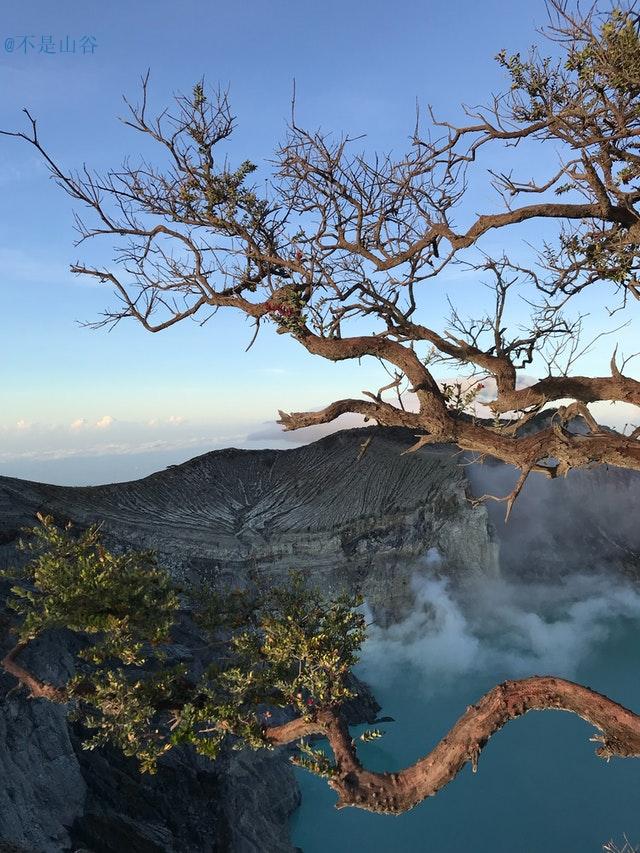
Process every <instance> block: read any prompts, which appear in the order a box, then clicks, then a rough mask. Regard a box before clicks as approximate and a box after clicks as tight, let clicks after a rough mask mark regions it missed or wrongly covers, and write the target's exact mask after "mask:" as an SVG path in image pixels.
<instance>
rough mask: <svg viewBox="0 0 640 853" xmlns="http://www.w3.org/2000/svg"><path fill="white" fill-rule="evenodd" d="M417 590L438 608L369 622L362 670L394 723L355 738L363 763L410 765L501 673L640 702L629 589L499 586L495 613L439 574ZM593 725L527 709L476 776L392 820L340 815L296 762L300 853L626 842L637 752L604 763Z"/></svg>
mask: <svg viewBox="0 0 640 853" xmlns="http://www.w3.org/2000/svg"><path fill="white" fill-rule="evenodd" d="M496 591H497V592H498V594H497V595H495V593H496ZM419 592H420V595H419V596H418V598H419V601H418V604H419V606H420V607H422V605H423V604H424V602H426V601H428V600H429V599H431V600H432V601H433V600H435V602H436V604H435V606H433V607H431V608H429V607H422V610H421V612H420V614H418V615H417V616H416V614H414V615H413V616H412V617H410V620H408V621H407V623H406V624H405V625H404V626H400V629H399V630H396V631H395V633H394V632H393V631H394V629H392V630H391V631H386V632H385V631H381V630H380V629H377V628H374V629H373V636H372V641H371V644H370V647H369V648H366V649H365V653H364V655H363V662H362V665H361V667H360V670H361V671H360V673H359V674H360V675H362V676H364V677H365V678H366V680H367V681H368V682H369V684H370V685H371V687H372V688H373V690H374V693H375V695H376V697H377V699H378V701H379V702H380V704H381V705H382V711H381V714H382V715H389V716H392V717H394V719H395V722H393V723H385V724H382V725H381V726H380V728H382V729H383V730H384V731H385V736H384V738H383V739H382V740H380V741H375V742H373V743H367V744H362V743H360V748H359V753H360V755H361V757H362V759H363V763H364V764H365V765H366V766H368V767H371V768H372V769H377V770H395V769H398V768H400V767H403V766H406V765H407V764H410V763H412V762H413V761H415V760H416V759H417V758H418V757H420V756H421V755H424V754H425V753H426V752H428V751H429V749H431V747H432V746H433V745H434V744H435V743H436V742H437V740H439V739H440V737H442V736H443V735H444V734H445V733H446V731H447V730H448V729H449V728H450V726H451V725H452V724H453V723H454V722H455V720H456V719H457V718H458V717H459V716H460V714H461V713H463V712H464V710H465V709H466V707H467V705H469V704H470V703H471V702H473V701H475V700H476V699H478V698H479V697H480V696H481V695H482V694H483V693H484V692H486V691H487V690H489V689H490V688H491V687H493V686H494V685H495V684H496V683H497V682H499V681H501V680H504V678H506V677H521V676H525V675H532V674H547V673H549V674H554V675H559V676H564V677H567V678H571V679H573V680H576V681H579V682H581V683H584V684H587V685H589V686H591V687H592V688H594V689H595V690H598V691H600V692H602V693H606V694H608V695H609V696H611V697H612V698H613V699H615V700H616V701H619V702H621V703H622V704H624V705H626V706H628V707H631V708H633V709H635V710H637V709H639V708H640V642H639V629H640V596H639V594H638V592H637V589H634V588H633V587H631V586H625V585H620V586H619V585H618V583H617V582H613V581H611V580H610V579H607V578H606V577H601V578H597V579H593V578H592V579H587V580H584V579H578V582H577V583H574V582H573V581H570V582H569V583H568V584H565V585H563V586H562V587H560V588H554V587H546V588H544V587H535V588H524V587H512V588H511V589H507V592H506V594H504V590H502V592H501V591H500V590H495V589H494V590H492V591H491V594H492V596H493V597H494V599H497V600H496V604H495V608H494V609H493V612H490V608H489V605H488V604H487V606H485V607H480V608H478V607H477V603H476V602H474V603H473V605H472V606H469V601H471V600H472V599H473V596H469V597H468V598H467V602H466V604H465V602H464V600H458V599H457V598H456V596H454V595H453V594H452V593H450V592H449V591H448V588H447V585H446V583H443V582H440V581H427V582H426V584H423V586H422V587H421V589H420V590H419ZM411 620H413V621H411ZM438 657H439V659H440V660H438ZM363 729H364V727H360V728H359V729H358V728H355V729H354V730H353V731H354V734H357V733H358V732H359V731H362V730H363ZM593 733H594V730H593V728H592V727H591V726H589V725H588V724H587V723H585V722H584V721H582V720H581V719H579V718H578V717H575V716H573V715H570V714H566V713H556V712H543V713H537V712H532V713H530V714H527V715H526V716H525V717H523V718H520V719H518V720H515V721H513V722H511V723H509V724H508V725H507V726H506V727H505V728H504V729H503V730H502V731H500V732H498V733H497V734H496V735H495V737H494V738H493V739H492V740H491V741H490V742H489V744H488V745H487V747H486V748H485V750H484V751H483V753H482V754H481V756H480V761H479V767H478V773H477V774H476V775H474V774H472V772H471V768H470V767H469V766H467V767H466V768H465V769H464V770H463V771H462V772H461V773H460V774H459V775H458V777H457V778H456V779H454V781H453V782H452V783H451V784H450V785H448V786H447V787H446V788H445V789H444V790H442V791H440V792H439V793H438V794H437V796H436V797H434V798H432V799H430V800H427V801H425V802H423V803H421V804H420V805H419V806H418V807H417V808H415V809H414V810H413V811H411V812H409V813H407V814H404V815H401V816H399V817H392V816H384V815H374V814H369V813H368V812H362V811H358V810H356V809H343V810H341V811H337V810H336V809H335V808H334V804H335V795H334V794H333V792H332V791H331V790H330V789H329V788H328V787H327V785H326V783H325V782H324V781H323V780H321V779H318V778H315V777H313V776H312V775H310V774H309V773H306V772H304V771H297V774H298V781H299V784H300V786H301V789H302V805H301V807H300V808H299V809H298V810H297V812H296V813H295V814H294V816H293V818H292V836H293V842H294V844H296V845H298V846H299V847H300V848H302V850H303V851H304V853H327V851H332V853H356V851H366V853H399V851H402V853H413V851H427V850H429V851H438V853H440V851H442V852H443V853H514V851H518V853H550V851H554V853H555V851H558V853H578V851H579V853H588V851H594V853H596V851H602V847H603V844H605V843H606V842H608V841H609V840H611V839H613V840H614V841H615V842H616V843H617V844H618V845H619V846H620V847H622V845H623V842H624V836H625V835H626V837H627V838H628V839H629V841H630V842H631V843H633V844H637V843H640V761H638V760H633V759H613V760H611V761H610V762H609V763H606V762H604V761H602V760H601V759H599V758H597V757H596V756H595V754H594V750H595V746H596V745H595V744H593V743H590V742H589V738H590V737H591V736H592V735H593Z"/></svg>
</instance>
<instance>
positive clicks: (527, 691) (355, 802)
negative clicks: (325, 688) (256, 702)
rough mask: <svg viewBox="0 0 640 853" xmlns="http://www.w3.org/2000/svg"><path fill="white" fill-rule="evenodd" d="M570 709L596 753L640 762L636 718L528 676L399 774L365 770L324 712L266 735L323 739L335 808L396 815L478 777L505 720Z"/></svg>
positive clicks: (554, 681) (595, 697) (497, 693)
mask: <svg viewBox="0 0 640 853" xmlns="http://www.w3.org/2000/svg"><path fill="white" fill-rule="evenodd" d="M544 710H555V711H567V712H569V713H572V714H577V715H578V716H579V717H582V719H583V720H586V721H587V722H588V723H590V724H591V725H593V726H595V728H596V729H597V731H598V732H599V734H597V735H595V736H594V737H593V738H592V740H593V741H596V742H598V743H599V744H600V746H599V747H598V748H597V750H596V754H597V755H598V756H599V757H601V758H604V759H606V760H609V759H610V758H613V757H623V758H629V757H633V758H637V757H640V715H638V714H635V713H634V712H633V711H629V710H628V709H627V708H625V707H623V706H622V705H619V704H618V703H617V702H614V701H613V700H612V699H609V698H608V697H607V696H603V695H602V694H601V693H596V691H595V690H591V688H589V687H583V686H582V685H580V684H575V683H573V682H571V681H566V680H564V679H562V678H554V677H553V676H533V677H532V678H525V679H522V680H520V681H505V682H503V683H502V684H499V685H498V686H497V687H494V688H493V689H492V690H490V691H489V692H488V693H486V694H485V695H484V696H483V697H482V698H481V699H480V700H479V701H478V702H476V703H475V704H473V705H470V706H469V708H468V709H467V711H466V712H465V714H463V716H462V717H460V719H459V720H458V722H457V723H456V724H455V725H454V726H453V728H452V729H450V730H449V731H448V732H447V734H446V736H445V737H443V738H442V740H441V741H440V742H439V743H438V744H437V745H436V746H435V747H434V748H433V749H432V750H431V752H429V753H428V754H427V755H426V756H425V757H424V758H421V759H420V760H419V761H416V762H415V764H412V765H411V766H410V767H407V768H405V769H404V770H400V771H398V772H397V773H376V772H373V771H371V770H366V769H365V768H363V767H362V765H361V764H360V761H359V760H358V757H357V754H356V749H355V746H354V742H353V740H352V739H351V736H350V735H349V731H348V728H347V726H346V724H345V723H344V721H343V720H342V718H341V717H340V714H339V712H337V711H334V710H327V711H323V712H321V713H319V714H318V715H317V716H316V717H315V719H313V720H310V721H303V720H299V719H298V720H293V721H292V722H291V723H285V724H284V725H282V726H276V727H273V728H269V729H267V730H266V737H267V739H268V741H269V742H270V743H271V744H273V745H277V746H280V745H283V744H287V743H292V742H294V741H296V740H298V739H300V738H302V737H308V736H310V735H318V734H323V735H324V736H325V737H326V738H327V740H328V742H329V746H330V747H331V750H332V752H333V754H334V757H335V761H336V768H335V772H334V773H333V774H332V775H331V777H330V779H329V785H330V786H331V787H332V788H333V789H334V790H335V791H336V793H337V794H338V803H337V807H338V808H344V807H345V806H355V807H356V808H360V809H365V810H366V811H371V812H379V813H383V814H401V813H403V812H406V811H408V810H409V809H412V808H413V807H414V806H416V805H418V803H421V802H422V801H423V800H425V799H427V797H432V796H434V795H435V794H436V793H437V792H438V791H440V790H441V789H442V788H444V787H445V786H446V785H447V784H448V783H449V782H451V780H452V779H454V778H455V776H457V774H458V773H459V772H460V771H461V770H462V768H463V767H464V766H465V765H466V764H471V766H472V769H473V771H474V772H475V771H476V769H477V766H478V758H479V756H480V753H481V752H482V750H483V749H484V747H485V746H486V744H487V743H488V741H489V739H490V738H491V737H492V736H493V735H494V734H495V733H496V732H497V731H499V730H500V729H501V728H502V727H503V726H504V725H505V724H506V723H508V722H509V721H510V720H515V719H516V718H517V717H520V716H522V715H523V714H526V713H527V711H544Z"/></svg>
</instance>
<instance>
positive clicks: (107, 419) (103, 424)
mask: <svg viewBox="0 0 640 853" xmlns="http://www.w3.org/2000/svg"><path fill="white" fill-rule="evenodd" d="M114 421H115V418H112V417H111V415H104V416H103V417H102V418H100V420H99V421H96V427H97V429H109V427H110V426H111V425H112V424H113V423H114Z"/></svg>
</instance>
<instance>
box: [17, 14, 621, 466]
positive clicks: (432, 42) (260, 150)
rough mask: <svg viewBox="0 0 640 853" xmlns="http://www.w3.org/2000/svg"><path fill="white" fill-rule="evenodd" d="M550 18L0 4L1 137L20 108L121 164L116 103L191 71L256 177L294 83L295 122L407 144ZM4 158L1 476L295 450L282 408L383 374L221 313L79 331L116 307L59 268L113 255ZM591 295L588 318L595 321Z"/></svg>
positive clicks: (26, 156) (63, 150)
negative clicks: (225, 111) (210, 87)
mask: <svg viewBox="0 0 640 853" xmlns="http://www.w3.org/2000/svg"><path fill="white" fill-rule="evenodd" d="M544 14H545V13H544V8H543V3H542V0H540V2H537V0H535V1H534V0H527V2H523V3H513V2H512V0H510V1H509V2H507V0H482V2H477V0H447V2H445V0H422V2H420V0H396V2H394V3H391V2H388V0H387V2H379V0H374V1H373V2H371V0H367V2H365V0H346V2H345V0H341V2H337V0H324V2H322V3H310V2H299V3H293V2H285V0H270V2H265V0H237V2H220V0H209V2H205V0H186V2H184V0H183V2H167V0H156V2H153V3H152V2H149V0H136V2H132V3H123V2H116V3H101V4H98V3H96V2H91V1H90V2H84V3H80V2H77V0H60V2H55V3H52V2H50V0H47V2H44V0H29V2H25V3H23V4H18V3H3V4H2V8H1V9H0V86H1V91H2V98H1V100H0V127H2V128H4V129H21V128H22V127H23V126H24V125H23V119H22V116H21V113H20V110H21V108H22V107H25V106H26V107H28V108H29V109H30V111H31V112H32V113H33V114H34V115H35V116H36V117H37V119H38V121H39V127H40V134H41V137H42V139H43V140H44V141H45V142H46V145H47V146H48V148H49V149H50V150H51V152H52V153H53V154H54V155H55V156H56V157H57V158H58V159H59V161H60V162H61V163H62V164H63V165H64V166H65V167H67V168H74V167H78V166H81V165H82V164H83V163H87V164H88V165H90V166H92V167H95V168H97V169H105V168H108V167H114V166H117V165H119V163H120V162H121V160H122V158H123V157H124V156H125V155H127V154H130V155H133V156H134V158H135V155H136V154H137V153H138V152H139V149H138V147H137V146H139V144H140V143H139V140H138V138H137V137H136V136H135V134H133V132H132V131H129V130H127V128H125V127H124V126H123V125H122V124H121V123H119V122H118V121H117V117H118V116H121V115H123V113H124V105H123V103H122V95H123V94H126V95H128V96H129V97H130V98H131V99H133V100H135V99H136V96H137V93H138V81H139V78H140V76H141V75H142V74H143V73H144V72H145V71H146V69H147V68H149V69H150V70H151V94H152V102H153V103H155V104H156V105H157V106H158V107H162V106H164V105H165V104H167V103H168V102H169V101H170V98H171V95H172V93H174V92H178V91H189V90H190V89H191V88H192V86H193V84H194V82H195V81H196V80H197V79H199V78H200V77H201V76H202V75H205V77H206V79H207V81H208V82H210V83H212V84H216V83H218V82H219V83H221V84H222V85H224V86H227V85H228V86H229V87H230V93H231V100H232V106H233V111H234V113H235V114H236V115H237V117H238V130H237V132H236V134H235V135H234V138H233V140H232V141H231V144H230V146H229V152H230V155H231V156H232V157H233V158H237V161H238V162H239V161H241V160H243V159H246V158H248V159H251V160H253V161H254V162H256V163H257V164H259V165H260V166H261V167H263V168H265V169H266V168H267V166H266V163H267V160H268V158H269V157H270V155H271V152H272V150H273V147H274V145H275V144H277V142H278V141H279V140H281V139H282V137H283V135H284V129H285V124H286V121H287V117H288V114H289V106H290V98H291V92H292V81H293V79H294V78H295V80H296V87H297V103H298V114H299V116H300V118H301V121H302V123H306V124H307V125H310V126H318V125H321V126H322V127H323V128H326V129H332V130H337V131H342V130H347V131H349V132H351V133H352V134H359V133H366V134H367V141H366V144H367V145H368V146H371V147H372V148H378V149H382V150H386V149H390V148H393V149H394V150H396V151H400V150H402V148H403V147H405V146H406V140H407V136H408V134H409V133H410V131H411V129H412V127H413V123H414V119H415V103H416V99H417V100H418V102H419V103H420V104H421V105H422V106H423V111H424V109H425V108H426V105H427V104H432V105H433V106H434V107H435V109H436V111H437V113H438V114H439V115H441V116H443V117H448V118H453V119H456V118H458V117H459V116H460V110H459V104H460V102H462V101H464V102H466V103H469V104H476V103H480V102H483V101H486V99H487V94H488V93H489V92H491V91H496V90H499V89H501V88H502V87H503V85H504V80H503V77H502V74H501V72H500V70H499V68H498V67H497V65H496V63H495V62H494V61H493V57H494V56H495V54H496V53H497V51H498V50H499V49H501V48H503V47H507V48H511V49H514V50H518V49H520V50H522V49H524V50H526V48H527V46H528V45H529V44H531V43H532V42H533V41H535V40H536V38H537V37H536V35H535V26H536V24H540V23H543V22H544ZM61 42H62V46H63V47H66V49H67V52H61V50H60V47H61ZM74 42H75V53H74V52H71V47H72V46H73V43H74ZM41 48H42V49H41ZM48 51H49V52H48ZM0 152H1V153H0V293H1V295H2V312H1V313H0V336H1V341H2V358H1V359H0V441H1V442H2V443H1V445H0V473H2V474H9V475H15V476H24V477H30V478H32V479H39V480H49V481H52V482H53V481H55V482H68V483H75V482H78V483H79V482H98V481H101V482H103V481H108V480H110V479H126V478H130V477H135V476H139V475H141V474H146V473H149V472H150V471H152V470H154V468H158V467H162V466H163V465H165V464H169V463H171V462H175V461H181V460H183V459H186V458H189V457H190V456H192V455H195V454H196V453H200V452H204V451H206V450H208V449H212V448H215V447H221V446H227V445H235V446H246V447H255V446H260V445H263V446H264V445H271V446H287V445H286V444H283V442H282V437H281V436H279V435H278V432H277V430H276V429H274V428H273V427H272V426H269V424H268V422H271V421H273V420H274V418H275V416H276V412H277V409H278V408H282V409H285V410H295V411H299V410H302V409H307V408H314V407H319V406H322V405H325V404H326V403H328V402H330V401H331V400H332V399H335V398H337V397H339V396H344V395H348V396H353V395H358V394H359V392H360V391H361V390H362V389H367V388H369V389H371V388H373V389H376V388H377V387H379V385H381V384H383V383H384V374H381V371H380V368H379V366H378V365H377V363H376V362H374V361H372V360H368V361H367V360H365V361H363V363H362V365H361V366H358V365H357V364H353V365H350V364H349V365H345V364H342V365H338V366H336V365H333V364H330V363H327V362H324V361H322V360H320V359H313V358H312V357H310V356H307V355H306V354H305V353H304V352H303V350H302V349H301V348H300V347H299V346H298V345H296V344H295V342H293V341H291V340H288V339H286V338H285V337H283V336H280V335H276V334H275V333H274V331H273V329H269V330H267V331H266V334H264V335H262V337H261V338H259V339H258V342H257V343H256V345H255V346H254V347H253V349H252V350H250V352H249V353H246V354H245V353H244V349H245V347H246V345H247V343H248V341H249V339H250V335H251V329H250V327H249V325H248V324H247V322H246V321H245V320H243V318H242V317H240V316H236V315H234V314H229V313H225V312H221V313H220V314H219V315H218V316H217V317H216V318H214V321H212V322H210V323H209V324H207V325H205V326H204V327H202V328H200V327H199V326H197V325H195V324H193V323H189V322H187V323H184V324H181V325H180V326H177V327H174V328H172V329H170V330H167V331H165V332H164V333H161V334H158V335H150V334H149V333H147V332H145V331H143V330H142V329H141V328H140V327H138V326H137V325H136V324H135V323H134V322H133V321H130V322H126V323H122V324H120V325H119V326H118V327H117V328H116V329H114V330H113V331H112V332H110V333H107V332H106V331H104V330H102V331H92V330H89V329H86V328H82V327H81V326H80V325H79V324H78V323H77V322H76V321H78V320H92V319H95V318H96V317H97V316H98V314H99V313H100V311H101V309H103V308H104V307H105V306H107V305H108V304H110V303H111V302H112V298H111V296H110V293H109V292H108V289H107V288H106V287H105V286H100V285H98V284H95V285H94V284H91V283H88V282H87V281H84V280H82V279H76V278H74V277H73V276H72V275H71V274H70V273H69V272H68V265H69V263H71V262H74V261H76V260H77V259H79V258H80V259H83V260H87V261H89V262H92V261H93V262H96V261H97V262H100V261H101V260H103V261H104V260H107V259H108V257H109V248H110V247H106V249H105V251H106V254H105V255H103V256H102V257H99V256H97V254H96V253H95V252H94V251H93V250H91V249H90V248H87V249H86V250H85V249H84V248H81V249H76V248H74V246H73V240H74V236H75V235H74V231H73V220H72V205H71V202H70V200H69V199H68V198H67V197H66V196H65V195H64V194H63V193H62V192H61V191H60V190H59V189H58V188H56V186H55V185H54V184H53V182H52V181H51V180H50V179H49V178H48V175H47V172H46V170H45V168H44V167H43V164H42V163H41V162H40V161H39V160H38V158H37V156H36V153H35V152H34V151H33V150H32V149H30V148H29V147H28V146H27V145H26V144H21V143H19V142H18V141H15V140H12V139H8V138H0ZM532 157H533V160H532V167H531V168H532V172H533V173H534V172H535V166H536V163H535V152H534V153H533V154H532ZM484 202H486V203H487V204H493V203H494V202H493V200H490V199H489V196H488V195H487V196H486V198H485V197H483V196H479V197H478V204H483V203H484ZM540 233H541V232H540ZM527 236H528V239H532V234H531V233H529V234H528V235H527ZM533 237H534V239H535V234H534V235H533ZM515 239H520V240H522V239H523V238H522V237H516V238H515ZM487 248H494V249H496V248H499V247H497V246H493V247H491V246H490V244H487ZM503 248H505V247H503ZM83 253H84V254H83ZM448 287H449V292H451V293H453V294H454V295H457V296H458V297H459V298H460V299H462V301H463V303H464V304H465V305H467V304H472V305H473V303H474V300H476V299H477V298H478V297H477V296H476V295H475V294H476V292H477V290H478V288H477V285H476V283H475V282H469V281H468V280H467V281H463V280H461V279H460V278H459V277H458V278H457V279H456V278H455V277H452V278H451V280H450V282H449V285H448ZM444 295H445V289H444V288H442V287H440V289H439V290H438V291H437V292H434V293H433V294H432V295H430V296H429V299H430V300H431V302H430V306H431V307H432V309H433V314H434V316H437V315H438V312H441V314H443V313H444ZM589 298H590V299H591V300H592V301H591V302H590V303H589V304H587V305H586V306H584V305H583V306H581V307H582V310H585V307H586V309H587V310H591V311H592V312H593V316H594V317H596V316H598V318H599V325H598V324H596V325H595V326H594V329H597V330H601V327H602V318H601V316H600V315H599V313H598V312H597V311H596V309H597V304H596V301H595V298H592V297H589ZM621 319H625V318H621ZM612 325H614V324H613V323H612ZM624 334H627V332H625V333H624ZM627 343H628V344H629V347H630V346H631V340H630V338H628V340H627ZM629 347H627V349H629ZM605 350H607V351H608V353H609V355H610V350H611V347H610V346H609V344H607V345H606V346H605V348H604V349H602V350H599V349H598V348H597V347H596V348H595V350H594V354H593V355H592V356H591V357H588V358H586V359H585V362H584V364H583V365H582V369H583V370H584V372H587V373H589V372H593V373H600V372H602V371H603V361H602V358H603V353H604V352H605ZM604 364H606V361H605V362H604ZM381 378H382V380H383V381H379V380H380V379H381ZM619 417H620V418H621V419H622V420H623V421H624V419H625V414H624V413H622V414H620V415H619ZM265 424H266V426H265ZM297 440H300V439H297Z"/></svg>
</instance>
